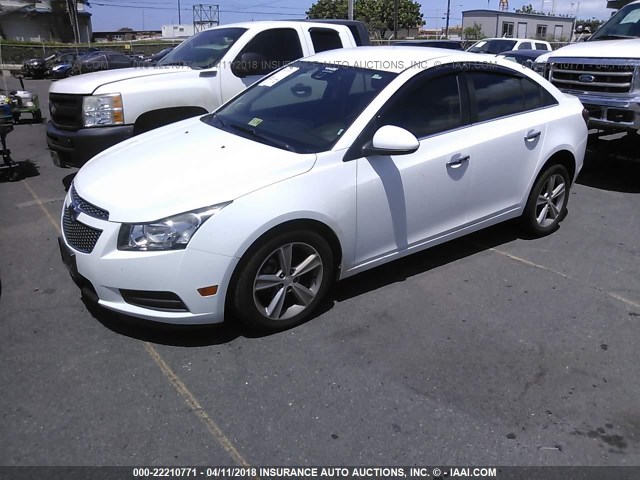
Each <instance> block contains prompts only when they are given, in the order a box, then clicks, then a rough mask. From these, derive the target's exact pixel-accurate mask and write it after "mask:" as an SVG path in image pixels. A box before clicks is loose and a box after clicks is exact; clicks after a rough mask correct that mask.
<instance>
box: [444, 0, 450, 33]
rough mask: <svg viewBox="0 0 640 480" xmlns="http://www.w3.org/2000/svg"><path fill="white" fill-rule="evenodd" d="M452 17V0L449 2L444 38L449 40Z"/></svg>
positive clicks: (448, 0)
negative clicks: (450, 17)
mask: <svg viewBox="0 0 640 480" xmlns="http://www.w3.org/2000/svg"><path fill="white" fill-rule="evenodd" d="M450 15H451V0H447V24H446V26H445V27H444V37H445V38H446V39H449V16H450Z"/></svg>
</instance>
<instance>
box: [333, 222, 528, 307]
mask: <svg viewBox="0 0 640 480" xmlns="http://www.w3.org/2000/svg"><path fill="white" fill-rule="evenodd" d="M517 239H522V240H531V239H532V237H529V236H528V235H525V234H524V233H523V232H522V231H521V230H520V229H519V228H518V226H517V223H516V222H515V221H508V222H505V223H501V224H499V225H495V226H493V227H489V228H487V229H484V230H481V231H479V232H476V233H472V234H470V235H466V236H464V237H461V238H458V239H456V240H452V241H449V242H446V243H443V244H441V245H437V246H435V247H432V248H429V249H427V250H424V251H422V252H419V253H414V254H413V255H409V256H407V257H404V258H401V259H399V260H396V261H393V262H390V263H387V264H384V265H381V266H379V267H376V268H374V269H372V270H368V271H366V272H362V273H359V274H357V275H354V276H353V277H349V278H347V279H345V280H342V281H341V282H340V283H338V284H337V285H336V288H335V289H334V293H333V299H334V300H335V301H337V302H343V301H345V300H349V299H351V298H353V297H357V296H358V295H362V294H364V293H367V292H371V291H373V290H377V289H379V288H382V287H386V286H388V285H391V284H393V283H397V282H404V281H405V280H407V279H409V278H411V277H413V276H415V275H419V274H422V273H425V272H428V271H429V270H433V269H435V268H438V267H442V266H443V265H447V264H449V263H452V262H455V261H457V260H460V259H463V258H466V257H469V256H471V255H474V254H476V253H479V252H483V251H485V250H489V249H490V248H494V247H497V246H499V245H502V244H505V243H509V242H512V241H514V240H517Z"/></svg>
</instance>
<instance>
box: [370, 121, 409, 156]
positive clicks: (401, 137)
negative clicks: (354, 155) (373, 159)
mask: <svg viewBox="0 0 640 480" xmlns="http://www.w3.org/2000/svg"><path fill="white" fill-rule="evenodd" d="M418 147H420V142H418V139H417V138H416V137H415V135H413V133H411V132H409V131H407V130H405V129H404V128H400V127H396V126H394V125H385V126H384V127H380V128H379V129H378V130H377V131H376V133H375V134H374V135H373V138H372V139H371V141H369V142H367V143H366V144H365V145H364V146H363V147H362V154H363V156H365V157H366V156H369V155H407V154H409V153H413V152H415V151H416V150H418Z"/></svg>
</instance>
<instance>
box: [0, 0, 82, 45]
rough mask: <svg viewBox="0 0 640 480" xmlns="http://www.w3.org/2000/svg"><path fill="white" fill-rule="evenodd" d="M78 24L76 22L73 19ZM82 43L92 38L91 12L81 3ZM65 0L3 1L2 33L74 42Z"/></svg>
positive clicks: (7, 37) (5, 36)
mask: <svg viewBox="0 0 640 480" xmlns="http://www.w3.org/2000/svg"><path fill="white" fill-rule="evenodd" d="M74 23H75V22H74ZM77 23H78V32H79V35H80V38H79V40H80V42H89V41H90V40H91V14H90V13H89V12H87V11H85V9H84V5H82V4H78V22H77ZM73 30H74V29H73V27H72V26H71V20H70V18H69V13H68V12H67V10H66V1H63V0H0V36H2V39H3V40H14V41H19V42H73V41H74V40H75V38H74V33H73Z"/></svg>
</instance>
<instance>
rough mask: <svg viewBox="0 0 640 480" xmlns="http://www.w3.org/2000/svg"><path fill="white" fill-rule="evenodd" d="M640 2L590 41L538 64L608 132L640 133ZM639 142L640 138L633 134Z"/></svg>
mask: <svg viewBox="0 0 640 480" xmlns="http://www.w3.org/2000/svg"><path fill="white" fill-rule="evenodd" d="M638 65H640V2H633V3H630V4H628V5H627V6H625V7H623V8H621V9H620V10H619V11H618V12H617V13H616V14H615V15H613V16H612V17H611V18H610V19H609V20H608V21H607V22H606V23H605V24H604V25H602V26H601V27H600V28H599V29H598V30H597V31H596V32H595V33H594V34H593V35H591V37H590V38H589V40H588V41H586V42H580V43H575V44H572V45H567V46H566V47H563V48H560V49H558V50H555V51H554V52H552V53H550V54H548V55H543V56H540V57H539V58H538V59H537V60H536V65H535V68H536V70H537V71H538V72H539V73H540V74H541V75H544V76H545V77H546V78H547V79H549V80H550V81H551V83H553V84H554V85H555V86H556V87H558V88H559V89H560V90H562V91H563V92H565V93H568V94H571V95H575V96H577V97H578V98H579V99H580V100H581V101H582V103H583V104H584V105H585V106H586V107H587V109H588V110H589V113H590V120H589V125H590V126H591V127H592V128H598V129H600V130H603V131H606V132H632V133H633V132H640V82H639V79H640V76H639V70H638ZM632 138H635V139H636V142H637V141H638V139H639V138H640V137H638V135H633V137H632Z"/></svg>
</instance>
